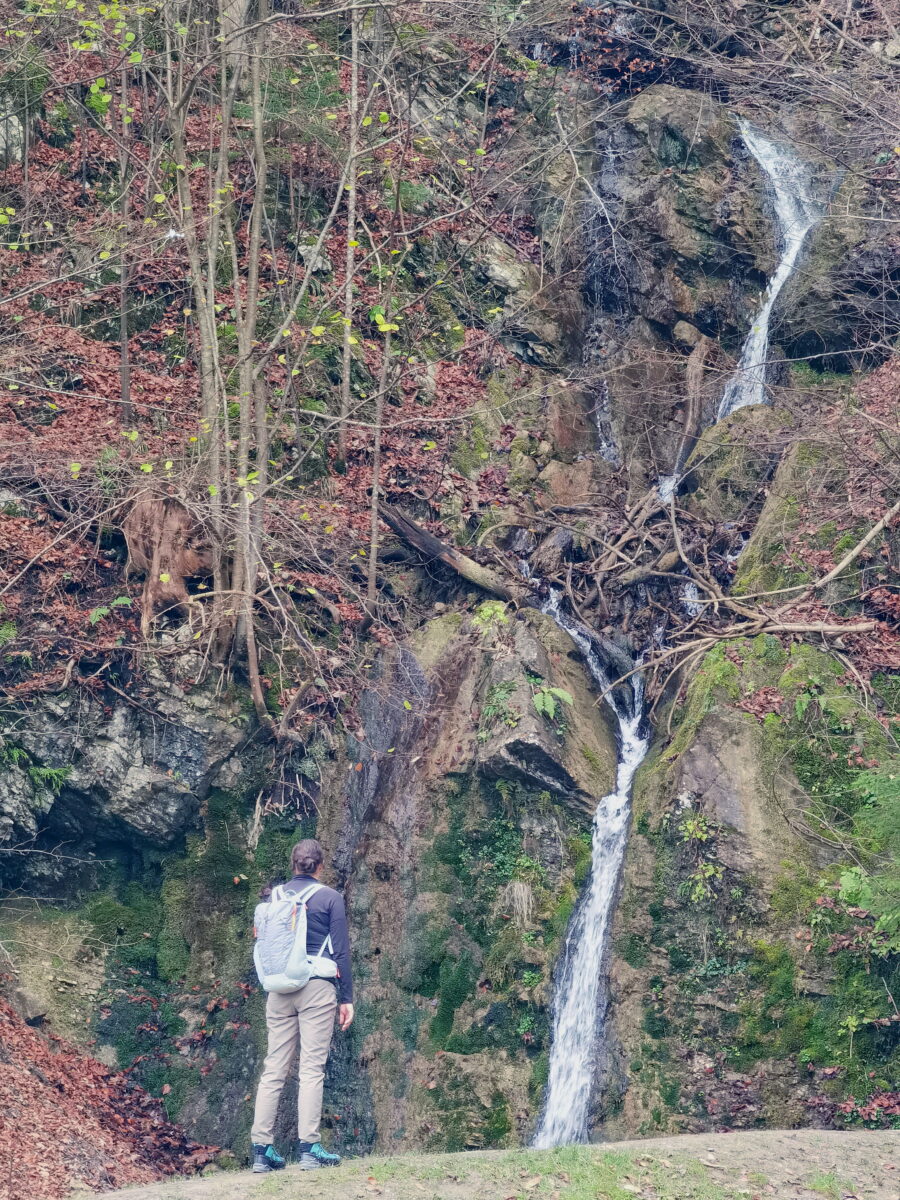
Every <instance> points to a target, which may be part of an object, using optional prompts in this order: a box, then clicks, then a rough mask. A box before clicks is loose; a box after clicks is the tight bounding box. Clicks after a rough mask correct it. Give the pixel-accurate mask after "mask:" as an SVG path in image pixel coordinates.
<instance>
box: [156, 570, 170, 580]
mask: <svg viewBox="0 0 900 1200" xmlns="http://www.w3.org/2000/svg"><path fill="white" fill-rule="evenodd" d="M171 578H172V576H171V575H170V574H169V572H168V571H163V573H162V575H160V577H159V582H160V583H168V582H169V580H170V579H171Z"/></svg>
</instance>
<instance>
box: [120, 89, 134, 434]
mask: <svg viewBox="0 0 900 1200" xmlns="http://www.w3.org/2000/svg"><path fill="white" fill-rule="evenodd" d="M120 91H121V100H120V104H121V114H120V115H121V118H122V146H121V149H120V151H119V179H120V181H121V188H122V200H121V213H122V232H123V237H124V241H123V243H122V252H121V255H120V259H119V388H120V391H121V395H122V423H123V424H124V425H132V424H133V423H134V407H133V405H132V403H131V358H130V356H129V350H128V249H127V246H128V214H129V208H130V204H129V192H128V188H129V184H130V179H129V171H128V153H127V141H128V122H127V121H126V119H125V118H126V116H127V108H128V76H127V73H126V69H125V67H124V66H123V67H122V74H121V88H120Z"/></svg>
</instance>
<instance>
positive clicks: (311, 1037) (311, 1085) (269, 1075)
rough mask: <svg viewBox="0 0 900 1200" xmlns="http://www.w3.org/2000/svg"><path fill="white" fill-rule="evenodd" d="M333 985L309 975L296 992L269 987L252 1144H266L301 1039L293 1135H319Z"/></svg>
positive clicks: (334, 998)
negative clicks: (265, 1049) (266, 1039)
mask: <svg viewBox="0 0 900 1200" xmlns="http://www.w3.org/2000/svg"><path fill="white" fill-rule="evenodd" d="M336 1010H337V989H336V988H335V986H334V984H333V983H332V982H331V980H330V979H311V980H310V981H309V983H308V984H307V985H306V987H303V988H300V990H299V991H297V992H283V993H278V992H270V993H269V998H268V1000H267V1001H266V1025H267V1027H268V1030H269V1051H268V1054H267V1055H266V1061H265V1063H264V1064H263V1072H262V1077H261V1079H260V1081H259V1087H258V1089H257V1092H256V1109H255V1111H254V1113H253V1130H252V1132H251V1134H250V1140H251V1141H252V1142H253V1143H254V1145H258V1146H268V1145H269V1144H270V1143H271V1142H272V1139H273V1138H274V1131H275V1115H276V1113H277V1112H278V1100H279V1098H280V1096H281V1089H282V1088H283V1087H284V1083H285V1080H286V1079H287V1077H288V1071H289V1070H290V1067H291V1063H292V1062H293V1059H294V1055H295V1054H296V1052H297V1043H298V1042H299V1043H300V1092H299V1095H298V1098H297V1136H298V1137H299V1138H300V1141H301V1142H317V1141H318V1140H319V1122H320V1120H321V1119H322V1084H323V1082H324V1080H325V1063H326V1062H327V1061H328V1050H329V1047H330V1046H331V1034H332V1030H333V1029H334V1014H335V1012H336Z"/></svg>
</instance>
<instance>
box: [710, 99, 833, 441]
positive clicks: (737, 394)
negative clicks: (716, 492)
mask: <svg viewBox="0 0 900 1200" xmlns="http://www.w3.org/2000/svg"><path fill="white" fill-rule="evenodd" d="M740 125H741V135H742V137H743V139H744V142H745V144H746V146H747V149H748V150H749V151H750V153H751V154H752V155H753V157H754V158H755V159H756V161H757V162H758V163H759V165H760V166H761V167H762V169H763V171H764V172H765V174H766V176H767V178H768V180H769V182H770V184H771V186H772V197H773V200H774V203H775V216H776V218H777V220H778V232H779V234H780V237H781V242H782V251H781V260H780V262H779V263H778V267H777V269H776V271H775V274H774V275H773V276H772V278H771V279H770V280H769V286H768V288H767V289H766V294H765V298H764V300H763V305H762V308H761V309H760V310H759V312H758V313H757V314H756V319H755V320H754V322H753V325H752V327H751V329H750V333H749V334H748V336H747V340H746V341H745V342H744V348H743V350H742V352H741V358H740V362H739V363H738V366H737V370H736V371H735V373H734V375H733V376H732V377H731V379H730V380H729V381H728V383H727V384H726V386H725V391H724V392H723V393H722V399H721V401H720V402H719V412H718V420H720V421H721V420H723V419H724V418H725V417H730V416H731V414H732V413H733V412H736V411H737V409H739V408H744V407H746V405H748V404H765V403H766V399H767V398H766V366H767V359H768V355H769V321H770V319H771V316H772V310H773V309H774V307H775V303H776V301H777V300H778V296H779V294H780V292H781V290H782V288H783V287H784V285H785V284H786V283H787V281H788V280H789V279H790V277H791V275H792V274H793V272H794V268H795V266H796V265H797V260H798V258H799V257H800V251H801V250H802V249H803V244H804V242H805V241H806V238H807V235H808V234H809V231H810V230H811V229H812V228H813V227H814V226H815V225H817V224H818V223H819V221H820V220H821V219H822V215H823V211H824V208H823V205H822V204H821V203H820V201H819V200H818V199H817V198H816V196H815V194H814V191H813V187H812V174H811V171H810V168H809V166H808V164H807V163H804V162H802V161H801V160H800V159H798V158H797V157H796V156H795V155H794V152H793V151H792V150H791V149H790V148H789V147H787V146H785V145H784V144H783V143H781V142H773V141H772V140H771V139H770V138H767V137H765V136H764V135H763V134H762V133H760V131H759V130H758V129H755V128H754V127H753V126H752V125H749V124H747V122H746V121H741V123H740Z"/></svg>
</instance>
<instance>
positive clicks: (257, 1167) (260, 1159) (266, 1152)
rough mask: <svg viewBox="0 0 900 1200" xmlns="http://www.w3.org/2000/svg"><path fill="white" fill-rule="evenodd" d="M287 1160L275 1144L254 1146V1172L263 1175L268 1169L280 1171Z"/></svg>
mask: <svg viewBox="0 0 900 1200" xmlns="http://www.w3.org/2000/svg"><path fill="white" fill-rule="evenodd" d="M284 1165H285V1161H284V1159H283V1158H282V1157H281V1155H280V1154H279V1153H278V1151H277V1150H276V1149H275V1147H274V1146H258V1145H256V1144H254V1146H253V1172H254V1174H256V1175H263V1174H265V1172H267V1171H280V1170H281V1169H282V1167H284Z"/></svg>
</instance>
